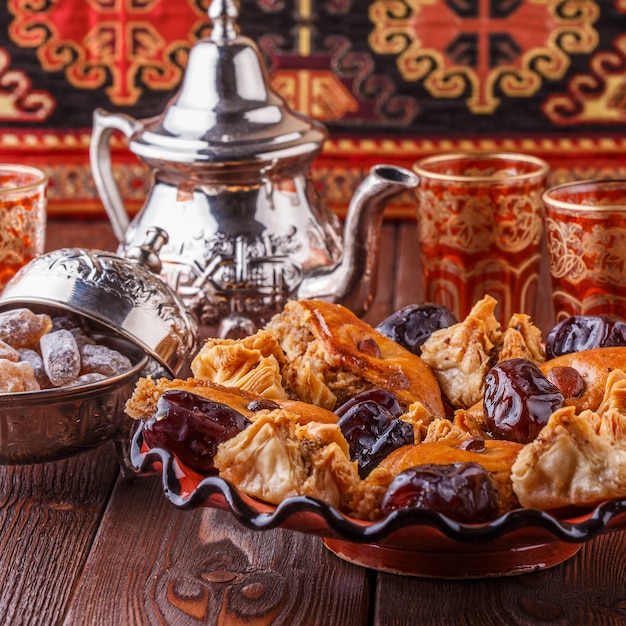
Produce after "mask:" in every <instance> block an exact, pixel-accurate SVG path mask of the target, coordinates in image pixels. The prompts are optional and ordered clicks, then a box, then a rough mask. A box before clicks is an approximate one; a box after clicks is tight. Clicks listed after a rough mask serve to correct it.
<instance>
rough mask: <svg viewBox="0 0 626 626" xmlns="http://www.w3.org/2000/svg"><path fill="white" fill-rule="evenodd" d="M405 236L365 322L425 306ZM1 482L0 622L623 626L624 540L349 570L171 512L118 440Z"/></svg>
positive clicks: (321, 552) (234, 527) (303, 546)
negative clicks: (454, 576)
mask: <svg viewBox="0 0 626 626" xmlns="http://www.w3.org/2000/svg"><path fill="white" fill-rule="evenodd" d="M414 228H415V226H414V224H411V223H393V222H389V223H386V224H385V226H384V231H383V243H382V246H383V251H386V252H387V253H383V254H382V255H381V257H382V262H383V265H382V266H381V268H380V273H381V275H382V276H384V277H385V280H383V281H381V282H380V283H379V290H378V295H377V298H376V302H375V305H374V307H373V309H372V310H371V311H370V312H369V313H368V316H367V319H368V320H369V321H371V322H376V321H378V320H380V319H382V318H383V317H385V316H386V315H388V314H389V313H390V312H392V311H393V310H395V309H397V308H399V307H400V306H403V305H405V304H407V303H409V302H411V301H414V300H415V299H416V298H419V283H418V281H417V280H416V276H417V274H416V267H417V258H416V247H415V245H414ZM65 245H69V246H76V245H78V246H81V247H88V248H100V249H105V250H112V249H115V245H116V244H115V240H114V237H113V234H112V232H111V229H110V227H109V225H108V222H104V221H102V222H98V221H95V222H94V221H89V222H87V221H85V222H80V221H72V222H68V223H65V224H64V223H62V222H60V221H52V222H51V223H50V224H49V236H48V247H49V248H50V249H55V248H58V247H61V246H65ZM389 277H391V279H389ZM544 313H545V311H544ZM545 314H546V315H549V314H548V313H545ZM543 321H544V322H545V323H548V322H547V319H545V320H543ZM0 474H1V476H2V480H1V482H0V485H1V487H0V571H2V577H1V580H0V624H7V625H9V624H10V625H18V624H24V625H29V626H30V625H33V626H39V625H46V624H76V625H80V626H83V625H117V624H136V625H145V624H172V625H173V624H176V625H196V624H199V623H208V624H221V625H231V624H233V625H240V624H254V625H261V624H286V625H291V624H293V625H313V624H318V625H320V626H334V625H337V626H351V625H366V624H367V625H381V626H383V625H384V626H392V625H396V624H411V625H422V626H429V625H436V626H441V625H447V624H450V625H454V626H457V625H459V624H471V625H476V626H485V625H497V624H505V625H510V624H552V625H571V624H585V625H586V624H626V587H625V585H624V581H625V579H626V533H624V532H615V533H612V534H610V535H604V536H600V537H599V538H597V539H595V540H593V541H591V542H590V543H588V544H586V545H585V546H584V547H583V548H582V550H581V551H580V552H579V553H578V554H577V555H576V556H574V557H573V558H572V559H570V560H569V561H567V562H566V563H564V564H561V565H559V566H556V567H554V568H551V569H548V570H544V571H539V572H535V573H532V574H524V575H520V576H512V577H505V578H493V579H486V580H465V581H455V580H431V579H420V578H413V577H405V576H396V575H391V574H385V573H380V572H376V571H370V570H367V569H364V568H361V567H358V566H355V565H352V564H349V563H347V562H345V561H342V560H340V559H338V558H337V557H335V556H334V555H333V554H332V553H330V552H329V551H328V550H326V549H325V548H324V547H323V545H322V543H321V541H320V540H319V539H318V538H316V537H313V536H310V535H306V534H301V533H297V532H292V531H286V530H274V531H267V532H255V531H250V530H247V529H245V528H243V527H242V526H240V525H238V523H236V522H235V521H234V520H233V519H232V518H231V517H230V515H229V514H227V513H223V512H221V511H216V510H201V511H194V512H189V511H179V510H178V509H175V508H174V507H173V506H172V505H171V504H170V503H169V502H167V501H166V499H165V498H164V496H163V494H162V491H161V485H160V482H159V480H158V479H157V478H143V479H140V480H137V481H136V482H134V483H129V482H127V481H125V480H124V479H123V478H122V477H121V475H120V472H119V466H118V463H117V460H116V457H115V453H114V449H113V446H112V444H107V445H104V446H102V447H100V448H98V449H95V450H92V451H89V452H86V453H84V454H81V455H78V456H76V457H73V458H71V459H67V460H63V461H58V462H55V463H46V464H41V465H35V466H24V467H2V468H0Z"/></svg>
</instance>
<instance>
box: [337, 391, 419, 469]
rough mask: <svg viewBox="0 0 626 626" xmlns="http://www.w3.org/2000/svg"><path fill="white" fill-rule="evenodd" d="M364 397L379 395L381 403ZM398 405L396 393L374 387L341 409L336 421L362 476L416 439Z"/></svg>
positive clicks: (351, 457) (411, 427) (376, 396)
mask: <svg viewBox="0 0 626 626" xmlns="http://www.w3.org/2000/svg"><path fill="white" fill-rule="evenodd" d="M363 398H378V399H380V401H381V402H380V403H379V402H377V401H376V400H374V399H365V400H364V399H363ZM346 405H348V406H347V407H346ZM396 405H397V401H396V400H395V396H393V394H390V393H389V392H386V391H382V390H372V391H370V392H365V394H359V395H358V396H355V397H354V398H352V399H351V400H349V401H348V402H347V403H346V404H345V405H343V406H342V407H340V408H339V410H338V414H339V415H340V418H339V421H338V422H337V423H338V425H339V428H340V429H341V432H342V433H343V436H344V437H345V438H346V441H347V442H348V446H349V448H350V459H351V460H352V461H355V460H356V461H357V464H358V467H359V475H360V476H361V478H365V477H366V476H367V475H368V474H369V473H370V472H371V471H372V470H373V469H374V467H376V465H378V464H379V463H380V461H381V460H382V459H384V458H385V457H386V456H387V455H388V454H389V453H390V452H392V451H393V450H395V449H396V448H399V447H400V446H404V445H407V444H412V443H414V442H415V437H414V434H413V426H412V425H411V424H409V423H408V422H405V421H403V420H401V419H398V415H400V414H401V413H402V411H401V409H400V407H399V406H397V407H396ZM387 407H390V408H387Z"/></svg>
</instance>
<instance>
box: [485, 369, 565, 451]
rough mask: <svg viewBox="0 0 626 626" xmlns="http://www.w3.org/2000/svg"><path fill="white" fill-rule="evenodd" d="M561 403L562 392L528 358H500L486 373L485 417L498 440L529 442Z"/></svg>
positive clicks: (562, 398)
mask: <svg viewBox="0 0 626 626" xmlns="http://www.w3.org/2000/svg"><path fill="white" fill-rule="evenodd" d="M563 404H564V397H563V394H562V393H561V391H559V389H558V388H557V387H556V386H555V385H553V384H552V383H551V382H550V381H549V380H548V379H547V378H546V377H545V376H544V375H543V373H542V372H541V370H540V369H539V368H538V367H537V366H536V365H535V364H534V363H533V362H532V361H529V360H527V359H508V360H506V361H502V362H501V363H499V364H498V365H496V366H494V367H492V368H491V369H490V370H489V372H488V373H487V376H485V393H484V400H483V407H484V416H485V421H486V422H487V427H488V429H489V430H490V432H491V434H492V435H493V436H494V437H496V438H497V439H508V440H510V441H517V442H520V443H528V442H530V441H532V440H533V439H535V437H536V436H537V435H538V434H539V431H540V430H541V429H542V428H543V427H544V426H545V425H546V423H547V422H548V419H549V418H550V415H552V413H553V412H554V411H556V410H557V409H558V408H560V407H561V406H563Z"/></svg>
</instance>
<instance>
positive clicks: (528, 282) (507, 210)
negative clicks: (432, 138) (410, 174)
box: [414, 153, 548, 325]
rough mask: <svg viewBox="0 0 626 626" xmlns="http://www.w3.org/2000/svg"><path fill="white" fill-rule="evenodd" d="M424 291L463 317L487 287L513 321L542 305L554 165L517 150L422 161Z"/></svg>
mask: <svg viewBox="0 0 626 626" xmlns="http://www.w3.org/2000/svg"><path fill="white" fill-rule="evenodd" d="M414 170H415V172H416V173H417V175H418V176H419V179H420V182H419V185H418V188H417V197H418V201H419V202H418V219H417V226H418V240H419V245H420V256H421V262H422V268H423V275H424V290H425V296H426V298H427V299H428V300H429V301H430V302H434V303H437V304H442V305H445V306H447V307H448V308H449V309H450V310H451V311H452V312H453V313H455V315H456V316H457V317H458V318H459V319H463V318H464V317H465V316H466V315H467V314H468V313H469V311H470V309H471V308H472V306H473V305H474V304H475V303H476V302H477V301H478V300H480V299H481V298H482V297H483V296H485V295H486V294H489V295H492V296H493V297H494V298H496V299H497V300H498V303H499V304H498V307H497V309H496V315H497V317H498V319H499V321H500V323H501V324H502V325H506V324H507V323H508V322H509V320H510V318H511V315H513V314H515V313H527V314H529V315H531V316H532V315H533V314H534V313H535V300H536V295H537V290H538V283H539V269H540V264H541V245H542V238H543V204H542V200H541V194H542V193H543V191H544V189H545V184H546V177H547V173H548V165H547V163H545V162H544V161H542V160H541V159H538V158H535V157H533V156H529V155H525V154H515V153H511V154H509V153H493V154H492V153H467V154H465V153H459V154H443V155H438V156H433V157H427V158H425V159H422V160H420V161H419V162H418V163H416V164H415V166H414Z"/></svg>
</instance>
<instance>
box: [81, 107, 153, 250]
mask: <svg viewBox="0 0 626 626" xmlns="http://www.w3.org/2000/svg"><path fill="white" fill-rule="evenodd" d="M141 128H142V124H141V122H139V121H137V120H135V119H134V118H132V117H130V116H129V115H123V114H116V113H108V112H107V111H105V110H104V109H100V108H98V109H96V110H95V111H94V114H93V131H92V134H91V143H90V145H89V160H90V162H91V171H92V173H93V179H94V182H95V183H96V189H97V190H98V193H99V194H100V198H101V199H102V204H104V208H105V210H106V212H107V215H108V216H109V220H110V222H111V225H112V227H113V232H114V233H115V236H116V237H117V239H118V241H119V242H120V243H123V242H124V239H125V235H126V230H127V228H128V224H129V223H130V218H129V217H128V212H127V211H126V208H125V207H124V203H123V201H122V198H121V196H120V192H119V189H118V186H117V183H116V182H115V178H114V177H113V169H112V167H111V146H110V140H111V135H112V134H113V131H114V130H119V131H121V132H122V133H124V135H126V137H128V138H129V139H130V137H131V136H132V135H134V134H135V133H136V132H137V131H138V130H140V129H141Z"/></svg>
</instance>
